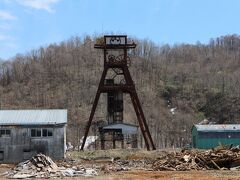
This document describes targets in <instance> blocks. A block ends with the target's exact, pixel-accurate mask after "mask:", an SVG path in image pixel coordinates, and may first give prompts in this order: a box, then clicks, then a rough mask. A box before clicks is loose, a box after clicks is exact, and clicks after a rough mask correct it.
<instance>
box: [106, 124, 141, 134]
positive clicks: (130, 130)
mask: <svg viewBox="0 0 240 180" xmlns="http://www.w3.org/2000/svg"><path fill="white" fill-rule="evenodd" d="M103 129H121V130H122V133H123V134H136V133H137V130H138V126H136V125H133V124H126V123H116V124H110V125H107V126H104V127H103Z"/></svg>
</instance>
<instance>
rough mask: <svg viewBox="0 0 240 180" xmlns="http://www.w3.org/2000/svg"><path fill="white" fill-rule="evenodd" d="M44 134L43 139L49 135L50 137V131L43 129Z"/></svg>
mask: <svg viewBox="0 0 240 180" xmlns="http://www.w3.org/2000/svg"><path fill="white" fill-rule="evenodd" d="M42 134H43V137H47V135H48V130H47V129H43V130H42Z"/></svg>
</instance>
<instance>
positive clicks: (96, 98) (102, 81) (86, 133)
mask: <svg viewBox="0 0 240 180" xmlns="http://www.w3.org/2000/svg"><path fill="white" fill-rule="evenodd" d="M106 75H107V69H105V68H104V70H103V73H102V77H101V80H100V83H99V86H98V90H97V94H96V96H95V99H94V102H93V107H92V111H91V114H90V117H89V120H88V123H87V126H86V130H85V134H84V137H83V142H82V146H81V150H83V149H84V145H85V142H86V139H87V135H88V132H89V129H90V126H91V124H92V120H93V116H94V114H95V111H96V108H97V104H98V101H99V98H100V95H101V87H103V86H104V80H105V77H106Z"/></svg>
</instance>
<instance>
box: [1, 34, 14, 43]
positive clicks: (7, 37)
mask: <svg viewBox="0 0 240 180" xmlns="http://www.w3.org/2000/svg"><path fill="white" fill-rule="evenodd" d="M6 40H13V37H11V36H8V35H3V34H0V41H6Z"/></svg>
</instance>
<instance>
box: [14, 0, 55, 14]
mask: <svg viewBox="0 0 240 180" xmlns="http://www.w3.org/2000/svg"><path fill="white" fill-rule="evenodd" d="M17 2H18V3H19V4H21V5H23V6H26V7H31V8H34V9H38V10H46V11H48V12H50V13H54V12H55V10H54V9H52V7H51V5H53V4H55V3H57V2H59V0H17Z"/></svg>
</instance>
